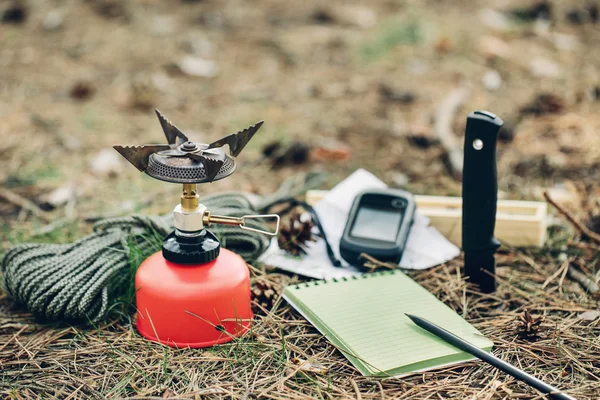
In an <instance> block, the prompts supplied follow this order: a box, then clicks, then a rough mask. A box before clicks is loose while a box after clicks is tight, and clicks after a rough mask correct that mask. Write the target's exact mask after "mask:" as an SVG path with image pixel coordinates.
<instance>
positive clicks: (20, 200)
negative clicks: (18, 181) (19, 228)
mask: <svg viewBox="0 0 600 400" xmlns="http://www.w3.org/2000/svg"><path fill="white" fill-rule="evenodd" d="M0 197H2V198H4V199H5V200H6V201H9V202H11V203H12V204H14V205H16V206H19V207H21V208H22V209H24V210H27V211H29V212H31V213H32V214H33V215H35V216H36V217H38V218H40V219H43V220H44V221H46V222H50V221H52V217H51V216H50V214H49V213H47V212H46V211H44V210H42V209H41V208H39V207H38V206H37V205H35V203H33V202H32V201H30V200H27V199H26V198H24V197H22V196H20V195H18V194H16V193H15V192H13V191H11V190H8V189H6V188H3V187H0Z"/></svg>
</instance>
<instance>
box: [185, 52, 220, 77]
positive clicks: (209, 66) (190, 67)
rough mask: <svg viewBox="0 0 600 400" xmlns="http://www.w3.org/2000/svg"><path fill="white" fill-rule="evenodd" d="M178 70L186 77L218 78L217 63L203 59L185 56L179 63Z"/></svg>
mask: <svg viewBox="0 0 600 400" xmlns="http://www.w3.org/2000/svg"><path fill="white" fill-rule="evenodd" d="M177 68H179V69H180V70H181V72H183V73H184V74H186V75H190V76H201V77H203V78H212V77H215V76H217V74H218V73H219V69H218V67H217V63H215V62H214V61H211V60H206V59H204V58H201V57H194V56H185V57H183V58H182V59H181V60H179V62H178V63H177Z"/></svg>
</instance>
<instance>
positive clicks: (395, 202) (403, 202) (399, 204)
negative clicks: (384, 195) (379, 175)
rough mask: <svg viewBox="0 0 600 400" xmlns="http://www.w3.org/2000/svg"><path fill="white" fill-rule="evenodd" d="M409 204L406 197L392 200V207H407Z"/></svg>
mask: <svg viewBox="0 0 600 400" xmlns="http://www.w3.org/2000/svg"><path fill="white" fill-rule="evenodd" d="M407 204H408V202H407V201H406V200H404V199H393V200H392V207H394V208H404V207H406V205H407Z"/></svg>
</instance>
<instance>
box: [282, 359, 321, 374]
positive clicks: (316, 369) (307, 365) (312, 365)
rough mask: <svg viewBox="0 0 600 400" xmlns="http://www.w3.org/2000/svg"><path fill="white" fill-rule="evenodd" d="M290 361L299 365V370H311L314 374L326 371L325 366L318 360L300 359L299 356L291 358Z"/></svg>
mask: <svg viewBox="0 0 600 400" xmlns="http://www.w3.org/2000/svg"><path fill="white" fill-rule="evenodd" d="M290 361H291V362H292V363H293V364H295V365H298V366H300V368H299V370H300V371H304V372H313V373H315V374H325V373H327V368H325V366H324V365H323V364H321V363H320V362H318V361H316V360H314V359H312V358H309V359H308V360H302V359H301V358H296V357H294V358H292V359H290Z"/></svg>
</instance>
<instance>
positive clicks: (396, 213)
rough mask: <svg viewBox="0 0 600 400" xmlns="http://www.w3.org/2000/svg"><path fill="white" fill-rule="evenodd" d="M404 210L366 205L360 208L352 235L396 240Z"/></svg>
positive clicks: (386, 240)
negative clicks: (381, 208)
mask: <svg viewBox="0 0 600 400" xmlns="http://www.w3.org/2000/svg"><path fill="white" fill-rule="evenodd" d="M401 220H402V212H401V211H400V210H378V209H376V208H372V207H364V208H360V209H359V210H358V214H357V215H356V220H355V221H354V225H353V227H352V230H351V231H350V235H351V236H354V237H357V238H362V239H373V240H381V241H384V242H391V243H393V242H395V241H396V237H397V236H398V229H399V227H400V221H401Z"/></svg>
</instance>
